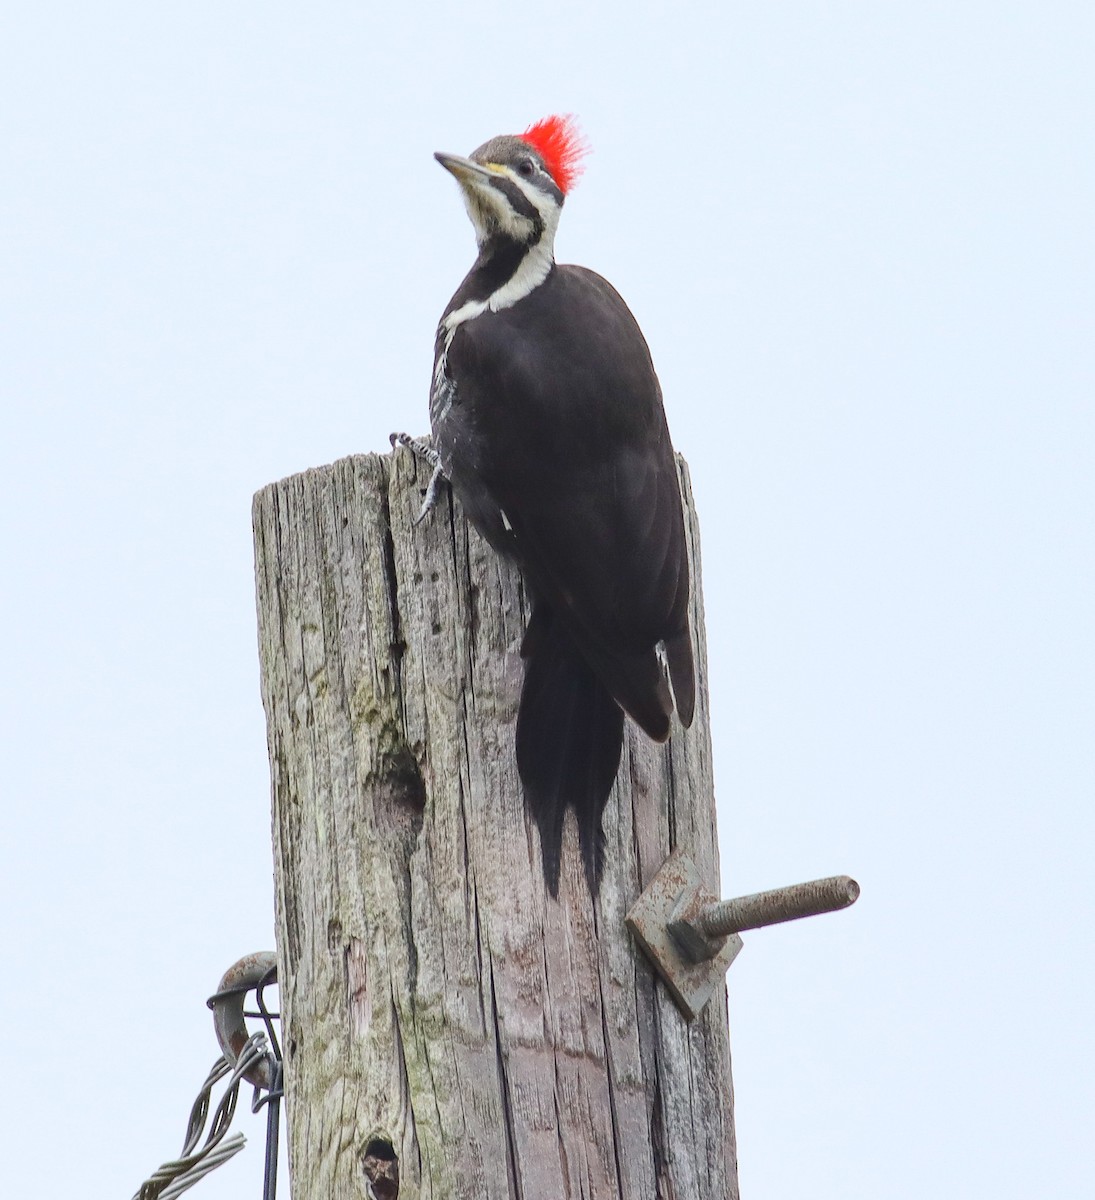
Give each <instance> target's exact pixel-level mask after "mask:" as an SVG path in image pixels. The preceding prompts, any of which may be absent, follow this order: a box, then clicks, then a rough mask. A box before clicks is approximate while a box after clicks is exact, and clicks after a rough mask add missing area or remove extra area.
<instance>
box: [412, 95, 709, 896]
mask: <svg viewBox="0 0 1095 1200" xmlns="http://www.w3.org/2000/svg"><path fill="white" fill-rule="evenodd" d="M584 153H585V146H584V143H583V141H582V138H581V135H580V133H579V131H578V129H577V127H576V125H575V124H574V122H573V119H572V118H569V117H558V116H552V117H548V118H546V119H545V120H543V121H539V122H537V123H536V124H535V125H532V126H531V127H530V128H529V129H527V130H526V131H525V132H524V133H523V134H521V135H520V136H508V135H507V136H502V137H496V138H492V139H491V140H490V141H489V142H486V143H485V144H484V145H482V146H480V147H479V149H478V150H476V151H475V152H474V153H473V154H472V155H471V156H470V157H469V158H462V157H460V156H458V155H455V154H437V155H436V156H435V157H436V158H437V161H438V162H439V163H441V165H442V166H443V167H445V169H446V170H448V171H450V172H451V173H452V174H453V175H454V176H455V177H456V179H457V182H458V183H459V184H460V187H461V190H462V192H463V196H464V202H465V204H466V206H467V210H468V214H469V216H470V217H471V221H472V224H473V225H474V226H475V235H476V239H477V241H478V244H479V255H478V257H477V258H476V260H475V265H474V266H473V267H472V269H471V270H470V271H469V272H468V275H467V276H466V278H465V279H464V281H463V283H461V285H460V287H459V288H458V289H457V291H456V294H455V295H454V296H453V298H452V299H451V300H450V301H449V304H448V307H447V308H446V309H445V311H444V314H443V315H442V317H441V322H440V325H439V326H438V329H437V341H436V346H435V351H434V370H433V388H432V391H431V394H430V422H431V425H432V428H433V445H434V449H435V451H436V456H434V461H435V463H436V465H437V474H436V475H435V479H434V480H433V481H432V482H433V483H434V484H436V482H437V478H438V477H441V476H443V477H444V478H446V479H448V481H449V482H450V483H451V485H452V488H453V490H454V492H455V493H456V496H457V497H458V498H459V500H460V502H461V504H462V505H463V508H464V511H465V512H466V513H467V515H468V517H469V519H470V520H471V522H472V524H473V525H475V527H476V528H477V529H478V530H479V531H480V533H482V534H483V536H484V537H485V538H486V539H487V540H488V541H489V542H490V543H491V545H493V546H494V547H495V549H496V550H498V551H499V552H500V553H502V554H504V555H506V556H508V557H510V558H512V559H514V560H516V562H517V564H518V566H519V567H520V569H521V572H522V574H523V576H524V578H525V581H526V583H527V585H528V588H529V591H530V593H531V595H532V600H533V607H532V616H531V620H530V622H529V626H528V630H527V632H526V634H525V638H524V642H523V643H522V647H521V653H522V656H523V657H524V658H525V659H526V667H525V677H524V685H523V688H522V692H521V706H520V710H519V714H518V719H517V765H518V770H519V773H520V776H521V781H522V784H523V787H524V792H525V800H526V804H527V805H528V808H529V810H530V812H531V814H532V816H533V817H534V818H535V820H536V823H537V825H538V826H539V829H540V842H541V847H542V854H543V863H544V875H545V878H546V880H547V884H548V887H549V888H550V890H551V892H552V894H553V895H556V894H557V893H558V886H559V858H560V853H561V846H562V834H563V821H564V817H565V815H566V810H567V808H568V807H570V808H572V809H573V810H574V813H575V816H576V817H577V823H578V833H579V840H580V844H581V849H582V857H583V860H584V863H585V870H586V876H587V879H588V881H589V885H590V888H591V890H592V891H593V892H594V894H596V892H597V890H598V887H599V884H600V878H601V870H602V865H603V855H604V835H603V833H602V829H601V816H602V813H603V810H604V806H605V803H606V802H607V800H608V796H609V793H610V792H611V790H612V784H613V781H614V780H615V778H616V771H617V769H618V767H619V763H620V751H621V748H622V745H623V721H624V713H625V712H626V713H627V714H628V715H630V716H631V717H633V718H634V719H635V721H637V722H638V724H639V725H641V726H642V728H643V729H644V730H645V731H646V732H647V733H648V734H649V735H650V737H652V738H654V739H655V740H656V741H659V742H661V741H665V740H666V738H668V736H669V732H670V717H671V716H672V713H673V709H674V701H675V702H676V704H675V706H676V710H677V713H678V715H679V717H680V720H681V721H682V722H683V724H685V725H688V724H690V723H691V721H692V712H693V708H694V705H695V675H694V668H693V661H692V643H691V639H690V636H689V630H688V556H687V551H686V547H685V537H684V518H683V513H682V509H681V497H680V490H679V486H678V483H677V471H676V466H675V463H674V458H673V447H672V445H671V443H670V440H669V431H668V429H667V427H666V422H665V413H664V411H663V409H662V396H661V389H660V387H659V385H658V379H657V376H656V375H655V374H654V367H653V364H652V363H651V360H650V351H649V349H648V348H647V344H646V340H645V339H644V338H643V335H642V332H641V331H640V329H639V326H638V325H637V324H636V322H635V318H634V317H633V316H632V315H631V312H630V311H629V310H628V307H627V305H626V304H625V303H624V302H623V300H622V299H621V298H620V296H619V294H618V293H617V292H616V291H615V290H614V289H613V287H612V286H611V285H610V284H609V283H608V282H606V281H605V280H604V279H602V278H601V277H600V276H599V275H596V274H594V273H593V272H592V271H588V270H586V269H585V268H584V267H575V266H558V265H556V263H555V256H554V241H555V230H556V227H557V225H558V223H559V214H560V213H561V211H562V208H563V200H564V198H565V196H566V194H567V192H568V191H569V189H570V186H571V184H572V183H573V182H574V179H575V177H576V175H577V174H578V172H579V170H580V166H579V164H580V159H581V157H582V156H583V155H584ZM407 440H409V439H407ZM432 494H433V492H432V488H431V492H430V494H429V495H430V496H432ZM427 499H429V496H428V498H427Z"/></svg>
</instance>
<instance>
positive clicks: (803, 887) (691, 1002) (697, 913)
mask: <svg viewBox="0 0 1095 1200" xmlns="http://www.w3.org/2000/svg"><path fill="white" fill-rule="evenodd" d="M858 897H859V884H858V883H856V881H855V880H854V879H849V878H848V876H847V875H834V876H831V877H830V878H828V879H815V880H813V881H811V882H810V883H799V884H795V885H793V886H792V887H785V888H775V889H774V890H773V891H770V892H757V893H756V894H755V895H752V896H740V897H738V898H737V899H736V900H724V901H720V900H719V898H718V896H716V895H714V894H713V893H712V892H710V891H708V889H707V888H705V887H704V885H703V881H702V880H701V879H700V874H699V871H698V870H697V868H696V864H695V863H694V862H693V861H692V860H691V859H690V858H689V857H688V855H687V854H685V853H684V852H683V851H681V850H674V851H673V853H672V854H671V855H670V856H669V857H668V858H667V859H666V860H665V862H664V863H663V864H662V866H661V869H660V870H659V871H658V873H657V875H655V876H654V879H653V880H652V882H651V883H650V886H649V887H648V888H647V889H646V890H645V891H644V892H643V894H642V895H641V896H640V897H639V898H638V900H636V901H635V904H634V905H633V906H632V908H631V911H630V912H629V913H628V914H627V918H626V923H627V927H628V929H630V930H631V932H632V933H633V934H634V935H635V940H636V941H637V942H638V943H639V945H640V946H641V947H642V950H643V952H644V953H645V954H646V956H647V957H648V958H649V959H650V961H651V962H652V963H653V964H654V968H655V970H656V971H657V972H658V974H659V975H660V976H661V978H662V980H663V981H664V982H665V985H666V987H668V988H669V991H670V992H671V993H672V996H673V999H674V1000H676V1002H677V1006H678V1008H680V1010H681V1012H683V1013H684V1015H685V1017H686V1018H687V1019H688V1020H689V1021H691V1020H693V1019H694V1018H695V1017H697V1016H698V1015H699V1014H700V1013H701V1012H702V1011H703V1009H704V1007H705V1006H706V1004H707V1002H708V1001H709V1000H710V999H711V995H712V993H713V992H714V990H715V988H716V986H717V985H718V983H719V981H720V980H721V979H722V977H723V976H724V975H725V974H726V972H727V970H729V968H730V964H731V963H732V962H733V961H734V959H735V958H737V956H738V952H739V951H740V950H741V946H742V941H741V938H740V937H738V934H739V933H740V932H741V931H743V930H746V929H760V928H762V927H763V926H765V925H778V924H780V923H781V922H783V921H796V920H798V919H799V918H800V917H812V916H816V915H818V914H819V913H824V912H835V911H837V910H838V909H841V908H847V907H848V905H850V904H854V903H855V901H856V900H857V899H858Z"/></svg>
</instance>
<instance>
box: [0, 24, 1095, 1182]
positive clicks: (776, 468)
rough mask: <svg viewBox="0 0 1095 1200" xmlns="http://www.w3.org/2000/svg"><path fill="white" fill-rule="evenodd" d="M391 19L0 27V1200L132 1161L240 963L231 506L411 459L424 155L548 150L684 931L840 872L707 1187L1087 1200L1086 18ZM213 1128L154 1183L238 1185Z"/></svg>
mask: <svg viewBox="0 0 1095 1200" xmlns="http://www.w3.org/2000/svg"><path fill="white" fill-rule="evenodd" d="M394 7H395V6H391V5H386V6H378V7H377V8H376V9H375V11H370V9H369V8H368V7H367V6H365V5H360V4H350V3H317V4H312V5H308V6H304V5H300V6H286V5H284V4H273V3H269V2H267V3H263V4H261V5H260V4H249V3H248V4H243V3H237V4H229V5H225V4H223V3H216V4H214V3H209V2H198V0H191V3H188V4H185V5H182V4H178V5H170V6H168V5H164V4H158V3H152V4H150V3H147V2H145V3H135V2H130V3H122V2H118V3H102V2H101V3H97V4H94V5H91V4H77V3H52V4H51V3H38V4H35V5H24V6H22V7H21V10H20V11H18V12H17V13H14V14H9V15H8V16H7V17H6V18H4V21H3V27H2V28H0V123H2V126H3V143H2V147H3V148H2V150H0V155H2V162H0V176H2V178H3V183H2V185H0V213H2V214H3V216H2V221H3V226H2V230H0V379H2V387H3V409H2V418H0V421H2V424H0V480H2V486H3V489H4V495H3V503H2V506H0V528H2V537H3V548H2V556H3V557H2V562H3V573H4V584H3V588H2V589H0V606H2V607H0V618H2V621H3V628H4V630H5V632H6V641H5V647H4V659H5V663H4V666H5V680H6V685H5V687H4V689H3V699H2V705H3V707H2V710H0V718H2V724H0V729H2V732H3V738H4V742H5V747H4V750H3V759H2V761H3V791H4V813H5V822H4V823H5V830H4V836H3V840H2V844H0V952H2V956H3V959H2V961H3V964H4V970H3V975H4V984H3V987H2V988H0V1028H2V1029H3V1030H4V1034H3V1043H2V1054H0V1077H2V1079H3V1091H4V1093H5V1096H6V1099H7V1102H6V1104H5V1105H4V1109H5V1111H6V1115H5V1117H4V1120H3V1137H2V1140H3V1143H4V1144H5V1145H6V1146H7V1147H8V1150H7V1153H6V1154H5V1155H4V1158H3V1161H2V1165H0V1192H2V1194H3V1195H5V1196H13V1197H14V1196H19V1197H39V1196H41V1197H52V1196H60V1195H73V1196H80V1197H84V1198H87V1200H99V1198H102V1200H108V1198H109V1200H116V1198H117V1197H128V1196H130V1195H131V1194H132V1192H133V1191H134V1190H135V1189H136V1188H137V1186H138V1185H139V1184H140V1182H141V1181H142V1180H143V1179H144V1178H145V1176H146V1175H147V1174H148V1173H149V1172H150V1171H151V1170H152V1169H153V1168H154V1167H155V1166H157V1165H158V1164H159V1163H160V1162H161V1161H163V1160H164V1159H165V1158H169V1157H172V1156H173V1155H174V1154H175V1153H176V1152H177V1150H178V1146H179V1142H180V1140H181V1137H182V1133H183V1130H184V1126H185V1119H186V1114H187V1111H188V1108H189V1105H190V1103H191V1101H192V1099H193V1097H194V1094H195V1092H196V1091H197V1088H198V1086H199V1084H200V1082H201V1080H202V1078H203V1077H204V1074H205V1072H206V1070H207V1069H208V1067H209V1065H210V1064H211V1063H212V1061H213V1060H214V1058H215V1057H216V1047H215V1043H214V1040H213V1033H212V1026H211V1023H210V1020H209V1015H208V1013H207V1011H206V1009H205V1007H204V1000H205V998H206V996H207V995H208V994H209V993H210V992H211V991H212V990H213V988H214V986H215V984H216V982H217V979H218V977H219V976H220V974H221V972H222V971H223V970H224V969H225V968H226V967H227V966H228V965H229V964H230V963H231V962H233V961H234V960H235V959H236V958H237V957H238V956H239V955H241V954H243V953H245V952H247V951H251V950H254V949H260V948H270V947H272V946H273V918H272V909H273V897H272V882H271V856H270V849H269V781H268V774H267V766H266V751H265V732H264V723H263V714H262V710H261V705H260V701H259V689H258V667H257V657H256V649H255V641H256V637H255V627H254V599H253V587H252V550H251V533H250V498H251V494H252V493H253V492H254V491H255V490H257V489H258V488H260V487H261V486H262V485H264V484H265V483H267V482H269V481H271V480H273V479H276V478H278V477H280V476H283V475H287V474H291V473H294V472H297V471H300V470H303V469H305V468H307V467H310V466H314V465H318V464H321V463H325V462H329V461H331V460H333V459H335V458H338V457H341V456H343V455H346V454H350V453H355V452H362V451H369V450H386V449H387V435H388V433H389V431H390V430H393V429H403V428H406V429H410V430H417V431H424V430H425V429H426V427H427V415H426V402H427V384H428V378H429V373H430V364H431V352H432V339H433V330H434V327H435V324H436V321H437V318H438V316H439V314H440V312H441V310H442V308H443V306H444V304H445V302H446V301H447V299H448V297H449V295H450V294H451V292H452V291H453V290H454V289H455V287H456V285H457V283H458V282H459V280H460V278H461V276H462V275H463V273H464V271H465V270H466V269H467V267H468V266H469V265H470V263H471V260H472V256H473V250H474V246H473V238H472V232H471V228H470V225H469V224H468V222H467V219H466V217H465V215H464V212H463V208H462V205H461V203H460V200H459V197H458V193H457V189H456V186H455V184H454V183H453V181H452V180H451V178H449V177H448V176H447V175H446V174H445V173H444V172H443V171H442V170H441V169H440V168H439V167H438V166H437V164H436V163H435V162H434V161H433V158H432V157H431V155H432V152H433V151H434V150H439V149H442V150H452V151H457V152H463V153H467V152H469V151H470V150H471V149H472V148H473V147H475V146H476V145H478V144H479V143H480V142H482V141H484V140H486V138H488V137H490V136H491V135H493V134H496V133H501V132H509V131H519V130H521V129H523V128H524V127H525V125H527V124H528V123H529V122H530V121H532V120H534V119H536V118H538V117H540V116H542V115H544V114H546V113H548V112H552V111H574V112H576V113H578V114H579V115H580V117H581V119H582V121H583V124H584V127H585V129H586V132H587V134H588V136H589V138H590V140H591V142H592V143H593V146H594V154H593V156H592V157H591V158H590V160H589V163H588V170H587V173H586V176H585V178H584V179H583V180H582V182H581V185H580V186H579V187H578V188H577V189H576V190H575V191H574V193H573V194H572V197H571V199H570V201H569V202H568V204H567V209H566V212H565V214H564V217H563V221H562V226H561V229H560V234H559V238H558V243H557V248H558V251H559V256H560V258H561V259H562V260H564V261H575V262H581V263H584V264H585V265H587V266H590V267H593V268H594V269H596V270H598V271H600V272H602V273H603V274H604V275H606V276H607V277H608V278H609V279H611V280H612V281H613V282H614V283H615V284H616V286H617V287H618V288H619V289H620V291H621V292H622V293H623V295H624V296H625V298H626V299H627V300H628V302H629V303H630V304H631V306H632V308H633V310H634V312H635V314H636V316H637V317H638V318H639V321H640V323H641V324H642V326H643V328H644V330H645V332H646V335H647V338H648V340H649V342H650V344H651V347H652V349H653V353H654V358H655V362H656V364H657V366H658V369H659V373H660V375H661V379H662V383H663V388H664V391H665V396H666V405H667V409H668V413H669V419H670V425H671V427H672V429H673V433H674V438H675V441H676V444H677V446H678V448H679V449H680V450H682V451H683V452H684V454H685V455H686V456H687V457H688V459H689V462H690V464H691V469H692V475H693V481H694V485H695V491H696V496H697V501H698V505H699V509H700V516H701V520H702V524H703V533H704V545H703V553H704V580H705V600H706V606H707V614H708V636H709V640H710V648H711V661H710V670H711V674H710V680H711V691H712V695H713V702H714V730H713V732H714V739H715V752H716V767H717V772H718V788H719V802H720V817H721V837H722V846H723V874H724V890H725V891H726V893H727V894H731V893H732V894H740V893H743V892H749V891H754V890H757V889H760V888H764V887H772V886H777V885H780V884H785V883H792V882H797V881H799V880H803V879H808V878H812V877H815V876H819V875H827V874H832V873H838V872H848V873H850V874H853V875H855V876H856V877H857V878H858V879H859V880H860V882H861V884H862V886H863V896H862V899H861V900H860V902H859V904H858V905H857V906H856V908H854V909H853V910H851V911H850V912H848V913H844V914H841V915H838V916H831V917H824V918H819V919H816V920H813V921H809V922H803V923H800V924H798V925H794V926H785V927H782V928H778V929H773V930H769V931H766V932H760V933H755V934H752V935H748V936H747V938H746V948H745V951H744V953H743V954H742V956H741V957H740V959H739V960H738V962H737V964H736V965H735V966H734V967H733V968H732V971H731V974H730V1020H731V1035H732V1041H733V1048H734V1082H735V1087H736V1092H737V1098H738V1141H739V1149H740V1157H741V1180H742V1190H743V1194H744V1195H745V1197H746V1200H762V1198H763V1200H792V1198H793V1200H798V1198H800V1197H802V1196H804V1195H809V1196H811V1197H813V1198H815V1200H830V1198H833V1200H835V1198H837V1197H839V1198H841V1200H848V1198H853V1197H862V1198H864V1200H877V1198H878V1197H887V1198H890V1197H894V1198H899V1197H900V1198H905V1197H908V1198H910V1200H911V1198H913V1197H915V1198H917V1200H920V1198H921V1197H924V1196H933V1197H944V1198H950V1197H954V1198H962V1200H964V1198H966V1197H980V1196H992V1197H994V1198H998V1200H1002V1198H1013V1197H1014V1198H1019V1197H1023V1198H1027V1197H1030V1196H1047V1197H1055V1198H1066V1197H1087V1196H1089V1195H1090V1194H1091V1192H1090V1188H1091V1179H1092V1175H1093V1168H1095V1163H1093V1161H1092V1160H1093V1157H1095V1150H1093V1147H1095V1132H1093V1130H1095V1095H1093V1091H1095V1088H1093V1083H1092V1075H1093V1061H1092V1060H1093V1055H1092V1050H1093V1043H1095V1035H1093V1033H1092V1025H1093V1020H1092V1001H1091V994H1092V987H1093V984H1095V978H1093V972H1092V968H1091V965H1090V959H1091V928H1092V924H1093V921H1095V911H1093V905H1092V900H1091V882H1090V881H1091V874H1092V871H1091V865H1092V833H1093V818H1092V802H1093V800H1095V753H1093V749H1092V724H1093V717H1095V661H1093V660H1095V653H1093V651H1095V644H1093V643H1095V636H1093V615H1095V569H1093V549H1095V546H1093V537H1092V529H1093V525H1092V518H1093V516H1095V504H1093V500H1095V483H1093V474H1092V472H1093V465H1095V464H1093V457H1095V451H1093V447H1095V365H1093V355H1092V351H1091V345H1090V343H1091V336H1092V325H1093V318H1095V305H1093V299H1095V296H1093V292H1095V283H1093V280H1095V272H1093V268H1095V262H1093V259H1095V254H1093V248H1095V247H1093V243H1095V234H1093V228H1095V224H1093V222H1095V168H1093V162H1095V159H1093V128H1092V117H1093V115H1095V82H1093V80H1095V15H1093V12H1095V10H1093V9H1092V8H1091V6H1090V5H1089V4H1086V3H1079V2H1077V3H1071V4H1070V3H1063V2H1056V3H1054V2H1052V0H1041V2H1040V3H1001V2H999V0H998V2H995V3H991V4H990V3H975V2H972V0H971V2H966V3H961V2H957V3H956V2H955V0H950V2H949V3H935V2H929V0H917V2H916V3H904V4H896V3H885V2H883V0H873V2H864V3H854V2H851V0H849V2H848V3H836V2H833V3H806V2H802V3H794V2H788V3H769V4H741V3H721V4H709V5H680V6H673V7H671V6H664V7H663V6H653V5H640V4H636V3H628V4H611V5H610V4H601V5H587V4H571V3H562V4H557V5H555V6H543V5H524V6H520V5H519V6H502V5H485V4H480V3H463V4H461V5H459V6H455V5H454V6H450V7H448V8H447V9H442V8H441V6H437V8H430V7H427V6H421V7H419V6H410V7H408V8H407V9H406V10H405V11H404V12H403V13H402V15H395V14H394V13H393V11H392V10H393V8H394ZM457 9H458V10H459V15H456V14H457ZM237 1123H238V1126H239V1127H241V1128H243V1129H244V1131H245V1132H247V1133H248V1135H249V1137H250V1139H251V1144H250V1145H249V1147H248V1149H247V1150H246V1151H245V1152H244V1154H243V1155H242V1156H241V1157H240V1158H238V1159H237V1160H236V1161H235V1162H233V1163H231V1164H229V1165H228V1166H226V1167H224V1168H222V1170H221V1171H219V1172H217V1173H215V1174H214V1175H213V1176H211V1177H210V1178H209V1179H207V1180H206V1181H205V1182H203V1183H201V1184H199V1186H198V1188H197V1189H196V1190H195V1192H194V1193H193V1194H194V1195H195V1196H196V1197H205V1200H217V1198H218V1197H224V1198H227V1197H232V1198H233V1200H238V1198H239V1197H243V1196H254V1197H256V1200H257V1198H258V1197H259V1196H260V1194H261V1172H262V1150H261V1144H262V1138H263V1122H262V1120H261V1119H259V1118H254V1117H251V1116H250V1115H249V1114H247V1113H245V1112H241V1114H240V1115H239V1117H238V1118H237ZM282 1188H283V1192H284V1194H287V1181H285V1180H283V1182H282Z"/></svg>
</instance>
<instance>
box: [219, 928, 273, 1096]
mask: <svg viewBox="0 0 1095 1200" xmlns="http://www.w3.org/2000/svg"><path fill="white" fill-rule="evenodd" d="M277 969H278V959H277V955H276V954H274V952H273V951H272V950H259V951H258V952H256V953H255V954H246V955H244V957H243V958H241V959H240V960H239V962H237V963H235V964H234V965H233V966H231V967H229V968H228V970H227V971H225V973H224V975H223V976H222V978H221V981H220V984H219V986H218V987H217V990H216V992H215V993H214V994H213V995H212V996H211V997H210V998H209V1000H208V1002H207V1003H208V1004H209V1007H210V1008H211V1009H212V1010H213V1027H214V1029H215V1030H216V1031H217V1042H218V1043H219V1044H220V1048H221V1051H222V1053H223V1054H224V1057H225V1058H226V1059H228V1061H229V1062H230V1063H231V1064H232V1065H233V1066H235V1065H236V1063H237V1062H238V1061H239V1057H240V1055H241V1054H242V1053H243V1049H244V1047H245V1046H246V1045H247V1040H248V1037H249V1034H248V1032H247V1023H246V1021H245V1020H244V1015H243V1001H244V997H245V996H246V994H247V993H248V992H249V991H251V990H252V989H253V988H257V987H261V986H265V985H266V984H267V983H271V982H273V981H274V980H276V979H277ZM274 1066H275V1064H274V1063H273V1061H272V1056H268V1057H267V1058H265V1059H263V1060H262V1061H260V1062H257V1063H256V1064H255V1065H254V1066H253V1067H251V1068H250V1069H249V1070H247V1071H246V1072H244V1078H245V1079H246V1080H247V1082H248V1083H250V1084H252V1085H253V1086H254V1087H257V1088H263V1089H264V1090H266V1091H270V1090H272V1089H273V1087H274V1084H275V1082H276V1081H275V1078H274V1076H275V1071H274Z"/></svg>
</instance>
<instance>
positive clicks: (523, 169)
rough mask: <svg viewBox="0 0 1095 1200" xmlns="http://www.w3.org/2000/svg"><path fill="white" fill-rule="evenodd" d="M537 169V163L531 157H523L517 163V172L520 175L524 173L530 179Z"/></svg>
mask: <svg viewBox="0 0 1095 1200" xmlns="http://www.w3.org/2000/svg"><path fill="white" fill-rule="evenodd" d="M535 170H536V164H535V163H534V162H533V161H532V159H531V158H523V159H521V161H520V162H519V163H518V164H517V173H518V174H519V175H524V177H525V178H526V179H528V178H529V177H530V176H531V175H532V173H533V171H535Z"/></svg>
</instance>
